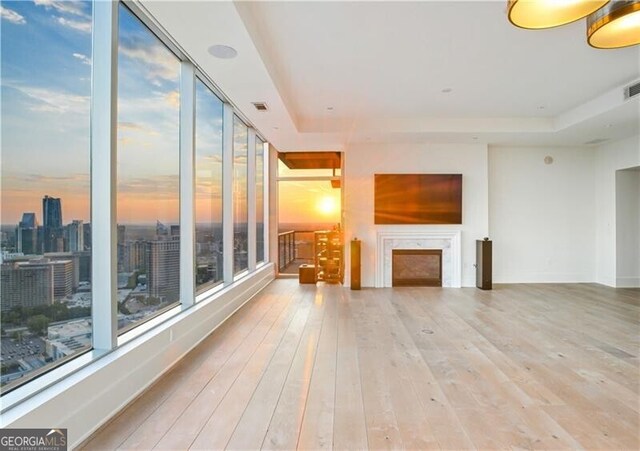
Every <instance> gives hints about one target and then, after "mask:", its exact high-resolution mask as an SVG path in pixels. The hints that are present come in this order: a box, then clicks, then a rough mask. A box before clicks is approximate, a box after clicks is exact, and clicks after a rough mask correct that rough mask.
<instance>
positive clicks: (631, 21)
mask: <svg viewBox="0 0 640 451" xmlns="http://www.w3.org/2000/svg"><path fill="white" fill-rule="evenodd" d="M507 16H508V18H509V21H510V22H511V23H512V24H513V25H515V26H517V27H520V28H526V29H531V30H539V29H543V28H553V27H557V26H560V25H565V24H568V23H571V22H575V21H576V20H579V19H582V18H583V17H587V42H588V43H589V45H590V46H592V47H595V48H598V49H617V48H621V47H629V46H632V45H637V44H640V0H507Z"/></svg>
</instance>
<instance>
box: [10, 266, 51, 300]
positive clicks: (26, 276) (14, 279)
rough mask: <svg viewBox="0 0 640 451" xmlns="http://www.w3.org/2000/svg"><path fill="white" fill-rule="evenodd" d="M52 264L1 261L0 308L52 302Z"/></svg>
mask: <svg viewBox="0 0 640 451" xmlns="http://www.w3.org/2000/svg"><path fill="white" fill-rule="evenodd" d="M53 277H54V276H53V266H51V265H31V264H30V263H29V262H10V263H3V264H2V269H1V270H0V310H2V311H3V312H6V311H8V310H11V309H13V308H15V307H35V306H38V305H51V304H52V303H53V298H54V294H53V290H54V288H53V287H54V281H53Z"/></svg>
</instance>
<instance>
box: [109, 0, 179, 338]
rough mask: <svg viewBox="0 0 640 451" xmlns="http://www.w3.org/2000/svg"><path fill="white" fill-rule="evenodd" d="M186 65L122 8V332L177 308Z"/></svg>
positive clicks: (119, 120) (120, 31)
mask: <svg viewBox="0 0 640 451" xmlns="http://www.w3.org/2000/svg"><path fill="white" fill-rule="evenodd" d="M179 76H180V60H178V58H177V57H176V56H175V55H174V54H173V53H172V52H171V51H170V50H169V49H168V48H167V47H166V46H165V45H164V44H163V43H162V41H160V39H158V37H156V36H155V35H154V34H153V33H152V32H151V30H149V29H148V28H147V27H146V26H145V25H144V24H143V23H142V22H141V21H140V20H139V19H138V18H137V17H136V16H134V15H133V13H132V12H131V11H130V10H129V9H128V8H127V7H125V6H124V5H122V4H121V5H120V11H119V29H118V199H117V206H118V214H117V216H118V328H119V329H123V330H126V329H128V328H130V327H131V326H132V325H134V324H137V323H140V322H141V321H144V320H145V319H146V318H148V317H150V316H152V315H154V314H155V313H156V312H157V311H159V310H162V309H164V308H166V307H168V306H170V305H172V304H174V303H177V302H178V301H179V293H180V285H179V284H180V218H179V203H180V202H179V198H180V188H179V167H180V159H179V158H180V155H179V151H180V147H179V127H180V118H179V107H180V92H179V85H178V82H179Z"/></svg>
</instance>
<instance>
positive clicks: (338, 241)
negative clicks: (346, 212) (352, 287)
mask: <svg viewBox="0 0 640 451" xmlns="http://www.w3.org/2000/svg"><path fill="white" fill-rule="evenodd" d="M314 238H315V239H314V255H315V267H316V280H318V281H324V282H328V283H342V282H343V277H344V275H343V273H344V269H343V267H344V247H343V243H342V232H340V231H337V230H327V231H320V232H315V236H314Z"/></svg>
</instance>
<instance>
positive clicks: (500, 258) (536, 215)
mask: <svg viewBox="0 0 640 451" xmlns="http://www.w3.org/2000/svg"><path fill="white" fill-rule="evenodd" d="M545 156H551V157H552V158H553V162H552V163H551V164H545V162H544V158H545ZM594 175H595V150H594V149H592V148H586V147H578V148H573V147H571V148H549V147H539V148H535V147H529V148H527V147H497V148H493V147H492V148H490V149H489V206H490V207H489V230H490V236H491V238H492V240H493V278H494V282H497V283H518V282H593V280H594V277H595V244H594V237H595V185H594Z"/></svg>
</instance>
